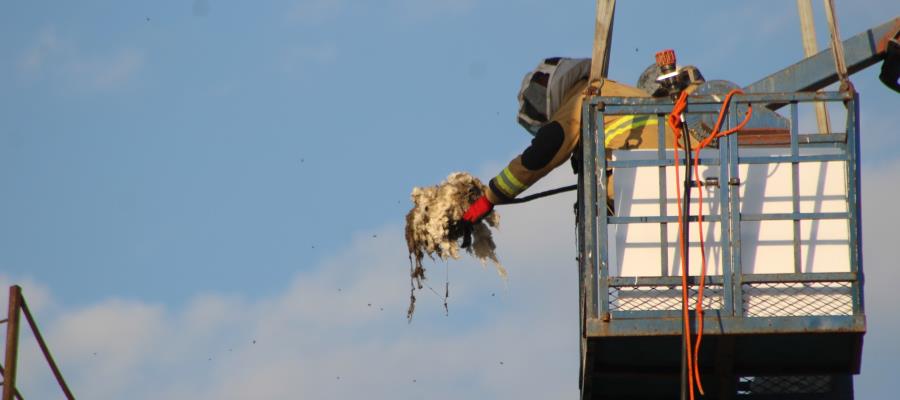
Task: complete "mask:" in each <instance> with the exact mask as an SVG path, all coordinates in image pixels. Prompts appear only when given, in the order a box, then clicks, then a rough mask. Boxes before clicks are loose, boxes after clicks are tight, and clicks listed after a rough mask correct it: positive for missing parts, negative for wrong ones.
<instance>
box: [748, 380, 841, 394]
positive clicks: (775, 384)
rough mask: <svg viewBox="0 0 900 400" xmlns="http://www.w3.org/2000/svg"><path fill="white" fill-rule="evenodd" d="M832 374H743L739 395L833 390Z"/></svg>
mask: <svg viewBox="0 0 900 400" xmlns="http://www.w3.org/2000/svg"><path fill="white" fill-rule="evenodd" d="M831 383H832V379H831V376H828V375H788V376H742V377H740V378H739V379H738V387H737V394H738V395H744V396H747V395H765V394H770V395H771V394H815V393H828V392H830V391H831Z"/></svg>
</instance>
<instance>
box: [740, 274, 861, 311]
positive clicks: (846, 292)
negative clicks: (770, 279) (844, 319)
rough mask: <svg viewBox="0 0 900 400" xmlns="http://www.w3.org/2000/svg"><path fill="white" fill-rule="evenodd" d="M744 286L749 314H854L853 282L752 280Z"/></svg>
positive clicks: (745, 304)
mask: <svg viewBox="0 0 900 400" xmlns="http://www.w3.org/2000/svg"><path fill="white" fill-rule="evenodd" d="M742 287H743V296H742V297H743V302H744V312H745V315H746V316H748V317H788V316H822V315H853V299H852V296H851V283H850V282H812V283H749V284H744V285H743V286H742Z"/></svg>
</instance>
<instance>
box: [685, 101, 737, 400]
mask: <svg viewBox="0 0 900 400" xmlns="http://www.w3.org/2000/svg"><path fill="white" fill-rule="evenodd" d="M735 94H744V92H743V91H742V90H740V89H733V90H731V91H730V92H728V94H727V95H726V96H725V101H723V102H722V107H721V108H720V109H719V117H718V119H717V120H716V124H715V126H714V127H713V130H712V132H711V133H710V135H709V136H708V137H707V138H706V139H703V140H702V141H700V143H698V144H697V146H696V148H695V149H694V151H695V157H694V158H693V160H691V164H692V165H688V166H687V167H688V168H692V167H693V169H694V179H695V186H696V187H697V193H698V197H697V208H698V211H697V224H698V226H699V229H698V235H699V236H700V263H701V269H700V282H699V285H698V288H697V303H696V307H695V309H694V311H695V318H696V319H697V342H696V343H695V344H694V346H693V349H692V346H691V325H690V316H689V310H688V308H689V307H688V305H687V304H688V293H689V292H688V282H687V281H688V276H687V275H688V271H687V263H686V262H685V257H684V256H685V253H686V252H687V250H688V246H687V238H686V237H684V230H683V229H682V225H683V224H684V223H685V222H684V217H683V216H682V211H681V207H677V209H678V232H679V237H678V239H679V240H678V241H679V242H680V249H681V253H680V258H681V301H682V312H683V314H682V320H683V321H684V327H683V329H684V332H685V335H684V346H685V349H686V351H687V353H688V354H690V355H689V356H688V357H687V370H688V389H689V391H690V398H691V399H692V400H693V399H694V382H696V384H697V390H698V391H699V392H700V394H701V395H703V394H704V393H703V384H702V383H701V381H700V367H699V364H700V359H699V355H700V342H701V340H702V338H703V289H704V286H705V285H706V243H705V241H704V239H703V190H701V187H702V181H701V180H700V150H702V149H703V148H705V147H707V146H709V145H710V144H711V143H712V142H713V141H714V140H716V139H717V138H720V137H724V136H728V135H730V134H732V133H735V132H738V131H740V130H741V129H743V128H744V126H745V125H747V122H749V121H750V117H751V116H752V115H753V106H752V105H749V104H748V106H747V114H746V115H745V116H744V120H743V121H741V123H740V124H738V126H737V127H735V128H733V129H729V130H726V131H724V132H719V129H721V127H722V122H723V121H724V119H725V118H724V117H725V114H726V112H727V111H728V106H729V104H730V102H731V97H732V96H734V95H735ZM687 99H688V93H687V91H684V92H682V93H681V95H680V96H679V97H678V100H677V101H676V102H675V106H674V107H673V108H672V113H671V114H669V118H668V123H669V126H670V127H671V128H672V135H673V139H674V140H673V141H672V142H673V149H672V150H673V154H674V158H675V182H676V184H675V193H676V196H677V200H678V204H681V187H680V186H679V185H678V182H679V181H680V180H681V174H679V172H678V149H679V148H680V147H681V146H679V144H678V142H679V139H681V136H682V127H683V125H684V120H683V119H684V117H683V114H684V111H685V110H686V109H687ZM685 151H690V149H685ZM688 222H690V221H688ZM692 350H693V351H692Z"/></svg>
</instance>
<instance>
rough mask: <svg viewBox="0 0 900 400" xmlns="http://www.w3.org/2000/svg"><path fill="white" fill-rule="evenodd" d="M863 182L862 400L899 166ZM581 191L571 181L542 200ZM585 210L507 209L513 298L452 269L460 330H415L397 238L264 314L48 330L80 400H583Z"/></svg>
mask: <svg viewBox="0 0 900 400" xmlns="http://www.w3.org/2000/svg"><path fill="white" fill-rule="evenodd" d="M864 174H865V177H864V178H865V182H864V184H865V186H864V188H865V190H866V191H867V192H866V193H867V194H866V199H867V201H866V203H865V204H866V205H865V207H866V208H865V213H866V215H869V216H874V215H876V214H884V215H885V216H884V217H882V218H878V219H875V218H874V217H873V218H870V221H872V222H871V223H869V224H867V225H866V238H867V242H866V257H867V259H866V260H867V265H868V266H869V269H868V271H867V272H868V274H869V277H870V279H869V280H868V282H869V285H868V301H869V302H868V307H869V318H870V321H871V325H870V326H871V327H872V329H873V330H872V331H871V332H870V333H869V336H868V337H867V341H866V356H865V358H864V360H865V361H864V374H868V375H864V378H863V379H861V380H859V381H858V382H863V383H864V385H865V387H863V388H862V389H860V390H861V391H863V392H864V391H866V390H872V389H871V388H873V387H875V388H877V387H878V385H879V383H877V382H873V381H874V379H878V380H882V381H883V382H889V379H885V378H887V376H888V375H889V374H890V371H891V369H890V368H889V364H890V363H893V362H895V361H896V359H897V358H900V351H898V346H897V345H896V344H895V341H894V338H895V337H896V336H897V335H898V334H900V324H898V323H897V321H896V317H895V316H896V312H895V311H894V310H893V304H894V303H896V301H895V299H896V295H895V290H894V289H893V287H892V286H893V284H892V283H893V282H896V281H897V280H898V279H900V275H898V272H897V269H896V268H890V266H891V265H893V264H894V263H893V262H892V260H893V258H892V257H893V255H892V254H891V251H890V249H892V248H893V247H892V243H891V242H890V241H891V238H892V237H893V236H896V235H891V234H890V232H892V228H890V226H888V225H886V224H881V225H878V224H875V222H876V221H894V222H896V221H898V220H900V211H897V210H896V208H895V207H894V206H893V204H892V201H893V200H892V199H893V198H896V196H898V195H900V188H898V187H897V186H896V185H894V184H893V182H894V179H895V177H896V176H897V174H900V162H895V163H893V164H891V165H890V167H889V168H881V169H879V170H866V171H865V172H864ZM488 175H490V173H489V174H488ZM572 182H574V177H573V176H572V175H571V172H570V171H569V170H568V168H567V167H566V166H563V167H561V168H559V169H558V170H557V171H555V172H554V173H553V174H552V175H551V176H550V177H548V178H547V179H545V180H544V181H543V182H541V183H540V184H539V185H538V187H536V188H535V189H534V190H535V191H538V190H542V189H545V188H549V187H557V186H562V185H566V184H570V183H572ZM573 201H574V194H572V193H568V194H566V195H562V196H556V197H552V198H547V199H542V200H537V201H535V202H532V203H527V204H524V205H516V206H501V207H499V208H498V211H499V212H500V213H501V215H502V222H501V230H500V232H499V234H498V235H497V242H498V254H499V256H500V257H501V261H502V262H503V263H504V265H505V266H506V267H507V268H508V269H509V273H510V278H509V282H508V290H507V289H504V287H505V285H504V283H503V282H502V281H501V280H500V278H498V277H497V275H496V274H495V273H494V272H493V271H492V270H491V269H490V268H488V269H483V268H482V267H481V266H480V265H479V264H478V263H477V262H475V261H472V260H468V259H465V260H462V261H459V262H451V263H450V264H449V266H450V282H451V287H450V294H451V296H450V315H449V316H448V317H445V316H443V309H442V307H441V301H440V300H439V299H438V298H436V297H435V296H433V295H432V294H430V293H429V292H427V291H426V292H419V293H418V295H419V301H418V308H417V314H416V318H415V320H414V322H413V323H412V324H407V323H406V318H405V311H406V306H407V299H408V297H407V296H408V288H409V286H408V285H409V282H408V280H407V271H408V265H407V258H406V254H405V244H404V242H403V239H402V230H401V227H400V226H399V225H390V226H387V227H384V228H382V229H379V230H377V231H373V232H364V233H360V234H358V235H357V236H356V237H355V238H354V239H353V241H352V243H351V244H350V245H349V246H348V247H347V249H346V250H345V251H343V252H342V253H341V254H338V255H336V256H334V257H333V258H331V259H329V260H326V261H324V262H323V263H322V264H321V265H319V266H318V267H317V268H316V269H314V270H309V271H304V272H301V273H299V274H298V275H297V276H296V277H295V279H294V280H293V281H292V282H290V283H289V284H287V285H286V287H285V289H284V290H283V291H281V292H276V293H271V294H269V295H264V296H262V297H261V298H256V299H252V300H249V299H244V298H239V297H233V296H225V295H221V294H216V293H205V294H198V295H197V296H196V297H195V298H194V299H193V300H191V301H190V302H189V303H188V304H186V305H185V306H184V307H183V308H182V309H166V308H163V307H161V306H158V305H153V304H145V303H142V302H138V301H126V300H121V299H110V300H107V301H103V302H101V303H98V304H93V305H88V306H85V307H80V306H76V307H65V306H60V307H58V308H59V309H58V311H57V312H55V313H53V314H50V317H48V319H47V320H46V321H45V322H44V326H46V330H47V332H48V337H50V339H51V342H50V345H51V347H52V348H53V349H54V351H55V353H56V354H57V356H58V359H59V362H60V363H61V365H62V366H63V370H64V372H66V374H67V377H68V378H69V380H70V382H71V386H72V387H73V390H75V393H76V394H77V395H79V396H80V397H84V398H96V399H118V398H129V399H151V398H191V399H201V400H202V399H246V398H265V399H280V398H285V399H288V398H323V399H332V398H333V399H341V398H353V397H360V396H365V397H367V398H375V399H379V398H391V399H419V398H425V397H427V398H434V399H459V398H497V399H514V398H515V399H517V398H575V397H576V396H577V379H578V378H577V371H578V341H577V337H578V333H577V327H578V321H577V318H578V310H577V305H576V304H577V293H578V289H577V277H576V271H577V268H576V265H575V262H574V243H573V240H574V233H573V227H572V221H573V218H574V216H573V214H572V202H573ZM373 235H375V236H376V237H373ZM443 274H444V265H443V264H442V263H436V264H435V265H432V266H431V267H430V268H429V277H430V278H431V279H432V284H433V285H435V286H440V285H441V284H442V283H443V278H444V277H443ZM28 285H29V286H28V287H27V288H26V290H29V293H33V292H34V291H33V289H31V286H30V285H31V283H29V284H28ZM38 292H39V291H38ZM43 296H45V297H48V298H49V295H43ZM876 329H877V330H876ZM94 353H96V354H94ZM35 356H36V355H35V354H34V353H33V352H32V353H27V352H26V353H25V354H23V358H26V359H32V361H27V360H26V362H25V363H26V364H28V365H29V367H27V368H22V369H21V371H24V372H22V373H21V374H22V376H24V375H27V374H39V373H43V372H42V371H45V370H46V369H45V368H46V367H45V366H43V365H42V364H39V363H36V362H34V361H33V358H34V357H35ZM501 362H502V364H501ZM42 368H43V369H42ZM23 382H25V383H31V384H32V385H35V383H34V382H35V381H34V380H27V379H26V380H25V381H23ZM23 384H24V383H23ZM881 385H884V383H881ZM46 386H47V387H49V388H50V389H47V388H46V387H42V386H39V387H35V386H23V390H24V391H25V395H26V396H29V393H37V394H39V395H42V394H48V393H52V391H51V390H55V389H53V388H52V385H46ZM885 390H887V389H886V388H885ZM881 393H886V392H881ZM31 397H35V395H31ZM37 397H39V398H40V397H42V396H37ZM44 397H46V396H44ZM870 397H877V396H870ZM882 397H883V396H882Z"/></svg>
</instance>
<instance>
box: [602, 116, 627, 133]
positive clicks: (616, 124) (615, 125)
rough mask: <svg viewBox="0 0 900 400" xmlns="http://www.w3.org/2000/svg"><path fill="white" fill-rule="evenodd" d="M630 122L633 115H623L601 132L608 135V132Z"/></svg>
mask: <svg viewBox="0 0 900 400" xmlns="http://www.w3.org/2000/svg"><path fill="white" fill-rule="evenodd" d="M632 120H634V115H623V116H622V117H621V118H619V119H617V120H615V121H613V123H611V124H609V125H606V126H605V127H604V128H603V132H606V133H607V134H609V133H610V132H612V131H614V130H616V129H617V128H618V127H620V126H622V124H626V123H627V124H630V123H631V121H632Z"/></svg>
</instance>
